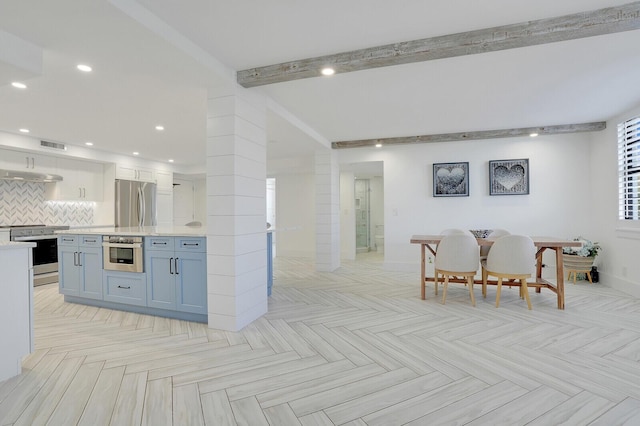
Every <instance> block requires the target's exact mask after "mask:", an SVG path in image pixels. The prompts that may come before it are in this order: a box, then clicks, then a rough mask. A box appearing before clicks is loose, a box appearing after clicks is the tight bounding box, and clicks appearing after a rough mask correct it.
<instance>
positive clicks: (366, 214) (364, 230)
mask: <svg viewBox="0 0 640 426" xmlns="http://www.w3.org/2000/svg"><path fill="white" fill-rule="evenodd" d="M369 191H370V189H369V179H356V180H355V188H354V194H355V205H354V207H355V212H356V253H366V252H368V251H369V250H371V229H370V228H371V221H370V216H371V205H370V200H369Z"/></svg>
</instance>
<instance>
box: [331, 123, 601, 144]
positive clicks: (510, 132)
mask: <svg viewBox="0 0 640 426" xmlns="http://www.w3.org/2000/svg"><path fill="white" fill-rule="evenodd" d="M606 127H607V123H606V122H605V121H599V122H594V123H581V124H562V125H557V126H542V127H522V128H519V129H501V130H480V131H476V132H461V133H443V134H439V135H420V136H402V137H396V138H381V139H361V140H353V141H338V142H332V143H331V148H333V149H341V148H363V147H369V146H376V145H378V144H381V145H382V146H390V145H406V144H417V143H430V142H453V141H464V140H479V139H497V138H513V137H518V136H530V135H531V134H533V133H537V134H538V135H557V134H566V133H579V132H597V131H600V130H604V129H606Z"/></svg>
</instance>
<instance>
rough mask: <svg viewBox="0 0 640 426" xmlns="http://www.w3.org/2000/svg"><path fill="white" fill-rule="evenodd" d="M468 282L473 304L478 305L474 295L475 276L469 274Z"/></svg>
mask: <svg viewBox="0 0 640 426" xmlns="http://www.w3.org/2000/svg"><path fill="white" fill-rule="evenodd" d="M467 282H468V283H469V294H470V295H471V304H472V305H473V306H476V298H475V297H474V296H473V277H472V276H471V275H469V276H468V277H467Z"/></svg>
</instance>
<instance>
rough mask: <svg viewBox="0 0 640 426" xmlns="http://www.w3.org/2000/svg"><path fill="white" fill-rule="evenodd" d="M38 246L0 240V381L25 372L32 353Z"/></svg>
mask: <svg viewBox="0 0 640 426" xmlns="http://www.w3.org/2000/svg"><path fill="white" fill-rule="evenodd" d="M35 246H36V244H35V243H27V242H24V243H22V242H8V241H0V270H1V271H2V278H0V341H2V350H0V382H2V381H3V380H6V379H8V378H10V377H13V376H17V375H18V374H20V373H21V372H22V358H23V357H24V356H25V355H28V354H29V353H31V352H33V256H32V248H33V247H35Z"/></svg>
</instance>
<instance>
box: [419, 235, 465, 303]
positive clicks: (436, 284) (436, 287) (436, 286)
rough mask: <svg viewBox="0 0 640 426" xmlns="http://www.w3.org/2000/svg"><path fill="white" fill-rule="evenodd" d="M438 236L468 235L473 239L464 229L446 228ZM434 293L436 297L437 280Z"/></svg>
mask: <svg viewBox="0 0 640 426" xmlns="http://www.w3.org/2000/svg"><path fill="white" fill-rule="evenodd" d="M440 235H470V236H472V237H474V235H473V233H472V232H471V231H469V230H466V229H460V228H448V229H445V230H443V231H441V232H440ZM474 238H475V237H474ZM437 252H438V244H436V253H437ZM435 275H436V278H437V273H436V274H435ZM442 279H443V280H444V277H442ZM422 285H425V284H424V283H423V284H422ZM465 285H466V284H465ZM435 292H436V296H437V295H438V280H437V279H436V280H435Z"/></svg>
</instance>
